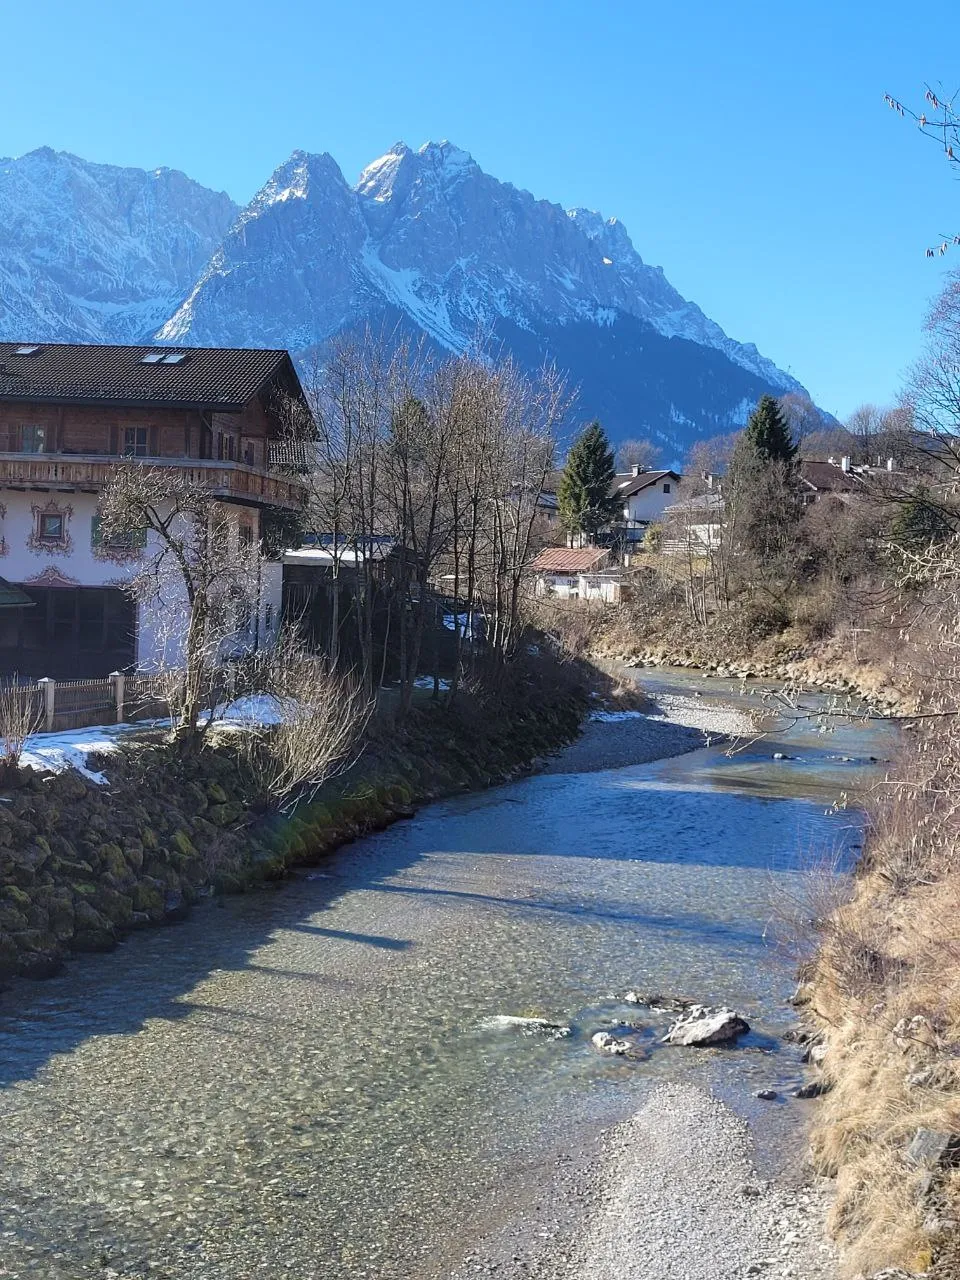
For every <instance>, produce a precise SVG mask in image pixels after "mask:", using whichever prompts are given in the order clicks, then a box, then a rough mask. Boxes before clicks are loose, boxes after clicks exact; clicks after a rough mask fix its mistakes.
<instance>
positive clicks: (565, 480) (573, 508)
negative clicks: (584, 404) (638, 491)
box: [557, 422, 619, 537]
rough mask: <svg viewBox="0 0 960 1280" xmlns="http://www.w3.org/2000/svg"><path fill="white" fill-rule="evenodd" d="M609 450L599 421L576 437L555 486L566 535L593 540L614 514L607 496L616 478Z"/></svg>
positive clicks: (614, 507) (615, 506)
mask: <svg viewBox="0 0 960 1280" xmlns="http://www.w3.org/2000/svg"><path fill="white" fill-rule="evenodd" d="M616 474H617V472H616V467H615V466H614V462H613V450H612V449H611V448H610V441H609V440H608V439H607V435H606V432H605V431H604V429H603V427H601V425H600V423H599V422H591V423H590V425H589V426H588V427H586V428H585V429H584V430H583V431H582V432H581V434H580V435H579V436H578V437H577V439H576V441H575V442H574V444H573V447H572V449H571V450H570V453H569V455H568V457H567V462H566V466H565V467H564V468H563V474H562V475H561V477H560V483H559V485H558V486H557V502H558V504H559V507H560V519H561V520H562V522H563V525H564V528H566V529H567V531H568V532H570V533H579V534H586V535H587V536H588V537H595V536H596V534H597V533H598V532H599V530H600V529H602V528H603V526H604V525H606V524H609V523H610V521H611V520H612V519H613V517H614V516H615V515H616V513H617V509H618V506H619V503H618V502H617V500H616V498H612V497H611V496H610V490H611V488H612V486H613V481H614V477H615V476H616Z"/></svg>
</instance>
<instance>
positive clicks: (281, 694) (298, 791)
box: [240, 634, 371, 813]
mask: <svg viewBox="0 0 960 1280" xmlns="http://www.w3.org/2000/svg"><path fill="white" fill-rule="evenodd" d="M248 679H249V681H250V684H251V687H252V688H254V689H256V690H258V691H259V693H260V696H261V697H262V698H266V699H267V700H268V705H269V711H270V712H271V713H272V714H271V715H269V716H266V717H264V718H265V719H273V720H275V723H273V724H266V725H258V724H251V725H250V726H249V727H247V728H246V729H244V730H243V733H242V736H241V743H240V745H241V755H242V757H243V759H244V761H245V764H246V768H247V770H248V773H249V776H250V779H251V790H252V792H253V795H254V796H255V797H256V799H257V801H258V803H259V806H260V807H261V808H264V809H272V810H275V811H277V812H280V813H289V812H291V811H292V810H293V809H295V808H296V806H297V805H298V804H299V803H300V802H301V801H305V800H310V799H312V798H313V796H314V795H316V793H317V791H319V789H320V788H321V787H322V786H323V784H324V783H325V782H326V781H327V780H328V779H329V778H331V777H333V776H335V775H336V774H337V773H338V772H339V771H341V770H342V769H344V768H346V767H347V766H348V765H349V764H350V763H352V761H353V760H355V758H356V750H357V748H358V744H359V742H360V738H361V735H362V733H363V730H364V728H365V726H366V724H367V721H368V719H369V716H370V712H371V705H370V703H369V702H367V701H366V700H365V699H364V696H363V693H362V690H361V689H360V687H359V686H358V685H357V683H356V682H355V681H354V680H352V679H351V678H350V677H348V676H344V675H341V674H337V673H336V672H334V671H332V670H331V667H330V664H329V662H328V661H327V660H326V659H325V658H320V657H318V656H317V655H316V654H313V653H310V652H309V651H308V650H307V649H306V648H305V647H304V646H303V645H302V644H301V643H300V642H299V641H298V640H296V639H295V638H294V637H292V636H291V635H289V634H285V635H281V637H280V639H279V640H278V641H277V644H276V645H275V646H274V647H273V648H272V649H269V650H263V651H261V652H260V653H259V654H257V655H256V658H255V659H254V661H253V664H252V669H251V670H250V672H249V673H248Z"/></svg>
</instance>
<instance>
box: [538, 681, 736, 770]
mask: <svg viewBox="0 0 960 1280" xmlns="http://www.w3.org/2000/svg"><path fill="white" fill-rule="evenodd" d="M654 705H655V710H654V711H652V712H650V713H643V712H639V711H612V712H610V711H595V712H594V713H593V716H591V718H590V719H589V720H588V721H587V723H586V724H585V726H584V729H583V733H582V734H581V735H580V737H579V738H578V739H577V741H576V742H574V743H572V744H571V745H570V746H569V747H566V748H565V749H564V750H563V751H561V752H560V753H559V754H558V755H557V756H555V757H554V758H553V759H552V760H549V761H548V762H547V763H546V765H545V766H544V768H543V769H542V770H541V772H543V773H597V772H599V771H600V770H602V769H625V768H627V767H628V766H630V765H634V764H649V763H650V762H651V761H652V760H665V759H666V758H667V757H668V756H682V755H685V754H686V753H687V752H688V751H696V750H697V749H698V748H699V747H705V746H709V745H710V744H711V743H717V742H725V741H728V740H730V739H734V738H741V737H749V736H751V735H752V734H753V733H754V724H753V720H752V719H751V717H750V716H749V715H748V714H747V713H745V712H743V711H739V710H737V708H736V707H731V706H729V705H726V704H722V703H716V702H713V701H708V700H707V699H705V698H699V697H696V696H695V695H690V696H686V695H684V694H661V695H659V696H658V697H657V699H656V702H655V704H654Z"/></svg>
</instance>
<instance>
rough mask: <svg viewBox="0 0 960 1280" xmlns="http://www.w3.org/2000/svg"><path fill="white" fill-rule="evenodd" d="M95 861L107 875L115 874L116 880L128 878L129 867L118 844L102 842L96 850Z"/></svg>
mask: <svg viewBox="0 0 960 1280" xmlns="http://www.w3.org/2000/svg"><path fill="white" fill-rule="evenodd" d="M97 861H98V862H99V863H100V867H101V870H103V871H105V872H106V873H107V874H108V875H111V876H115V877H116V878H117V879H118V880H126V879H128V878H129V875H130V868H129V866H128V865H127V860H126V858H125V857H124V855H123V850H122V849H121V848H120V846H119V845H118V844H102V845H101V846H100V848H99V849H98V850H97Z"/></svg>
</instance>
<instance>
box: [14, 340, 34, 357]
mask: <svg viewBox="0 0 960 1280" xmlns="http://www.w3.org/2000/svg"><path fill="white" fill-rule="evenodd" d="M39 350H40V348H39V347H38V346H37V345H36V344H35V343H27V344H25V345H24V346H22V347H17V348H16V350H15V351H14V353H13V354H14V355H15V356H35V355H36V354H37V352H38V351H39Z"/></svg>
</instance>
